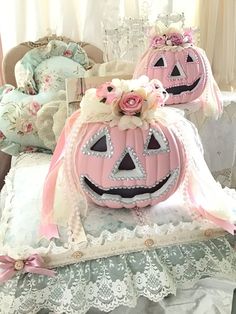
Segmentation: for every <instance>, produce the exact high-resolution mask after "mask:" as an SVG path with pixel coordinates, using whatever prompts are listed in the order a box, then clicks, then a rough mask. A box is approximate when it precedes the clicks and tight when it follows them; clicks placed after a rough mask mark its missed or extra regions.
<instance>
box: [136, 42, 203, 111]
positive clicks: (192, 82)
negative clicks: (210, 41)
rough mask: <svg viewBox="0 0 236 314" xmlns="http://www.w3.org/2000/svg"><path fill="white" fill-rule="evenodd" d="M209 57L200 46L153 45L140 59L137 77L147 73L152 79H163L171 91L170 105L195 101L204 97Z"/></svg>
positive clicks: (167, 88) (169, 91) (166, 87)
mask: <svg viewBox="0 0 236 314" xmlns="http://www.w3.org/2000/svg"><path fill="white" fill-rule="evenodd" d="M205 58H206V57H205V56H203V55H202V54H201V50H200V49H198V48H196V47H187V48H182V49H180V50H165V49H153V48H149V50H148V51H147V52H146V54H145V55H144V56H143V57H142V60H141V61H140V62H139V63H138V65H137V67H136V69H135V72H134V78H137V77H139V76H141V75H143V74H145V75H147V76H148V77H149V78H150V79H153V78H157V79H159V80H160V81H161V82H162V83H163V86H164V88H165V89H166V91H167V92H168V94H169V98H168V99H167V101H166V104H168V105H172V104H183V103H187V102H191V101H193V100H195V99H197V98H198V97H200V96H201V95H202V93H203V91H204V89H205V87H206V82H207V79H208V71H207V66H206V60H205Z"/></svg>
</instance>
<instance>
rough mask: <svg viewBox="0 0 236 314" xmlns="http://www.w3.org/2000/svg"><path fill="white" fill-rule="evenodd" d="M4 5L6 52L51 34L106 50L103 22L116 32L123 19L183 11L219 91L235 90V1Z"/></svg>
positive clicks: (16, 1) (1, 25)
mask: <svg viewBox="0 0 236 314" xmlns="http://www.w3.org/2000/svg"><path fill="white" fill-rule="evenodd" d="M3 3H4V4H3ZM0 4H1V10H0V29H1V36H2V48H3V53H5V52H6V51H8V50H9V49H10V48H11V47H13V46H15V45H16V44H18V43H20V42H23V41H28V40H32V41H33V40H36V39H38V38H40V37H43V36H45V35H48V34H50V33H55V34H57V35H65V36H68V37H70V38H72V39H74V40H84V41H88V42H90V43H93V44H95V45H97V46H98V47H100V48H101V49H103V35H102V28H101V22H103V24H104V25H105V26H109V27H110V28H115V27H117V26H118V25H119V21H120V18H121V17H124V16H126V17H132V18H136V17H141V16H148V18H149V20H150V21H155V20H156V17H157V15H158V14H160V13H163V12H165V13H171V12H178V13H181V12H184V15H185V18H186V21H185V25H186V26H194V25H195V26H199V27H200V31H201V46H202V47H203V48H204V49H205V50H206V52H207V55H208V57H209V59H210V62H211V65H212V68H213V73H214V75H215V77H216V80H217V82H218V83H219V85H220V87H221V88H222V89H231V88H233V87H234V88H235V87H236V1H235V0H207V1H206V0H182V1H178V0H162V1H157V0H99V1H98V0H0ZM198 16H199V18H198Z"/></svg>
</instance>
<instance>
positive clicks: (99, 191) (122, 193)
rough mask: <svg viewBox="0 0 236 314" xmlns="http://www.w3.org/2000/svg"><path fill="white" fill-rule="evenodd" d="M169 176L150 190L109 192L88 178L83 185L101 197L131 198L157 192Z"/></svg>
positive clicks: (111, 190) (135, 189)
mask: <svg viewBox="0 0 236 314" xmlns="http://www.w3.org/2000/svg"><path fill="white" fill-rule="evenodd" d="M170 177H171V174H169V175H168V176H167V177H165V178H164V179H163V180H162V181H160V182H158V183H157V184H156V185H155V186H153V187H151V188H147V187H130V188H113V189H109V190H103V189H101V188H99V187H98V186H96V185H95V184H93V183H92V182H91V181H90V180H89V179H88V178H86V177H84V178H83V180H84V183H85V185H87V186H88V187H89V188H90V189H91V190H92V191H93V192H95V193H96V194H98V195H100V196H102V195H103V194H109V195H119V196H121V197H122V198H132V197H135V196H137V195H142V194H146V193H154V192H156V191H158V190H160V189H161V188H162V187H163V185H165V184H166V182H167V181H168V180H169V179H170Z"/></svg>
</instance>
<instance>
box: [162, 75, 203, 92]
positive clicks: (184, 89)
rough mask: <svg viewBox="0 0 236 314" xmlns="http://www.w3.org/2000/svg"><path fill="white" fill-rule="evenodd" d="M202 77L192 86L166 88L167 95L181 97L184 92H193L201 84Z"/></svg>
mask: <svg viewBox="0 0 236 314" xmlns="http://www.w3.org/2000/svg"><path fill="white" fill-rule="evenodd" d="M199 81H200V77H199V78H198V79H197V80H196V81H195V82H194V83H193V84H192V85H179V86H174V87H170V88H166V91H167V93H169V94H172V95H179V94H181V93H184V92H191V91H192V90H193V89H194V88H195V87H196V86H197V85H198V83H199Z"/></svg>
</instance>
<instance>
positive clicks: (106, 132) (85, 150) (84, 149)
mask: <svg viewBox="0 0 236 314" xmlns="http://www.w3.org/2000/svg"><path fill="white" fill-rule="evenodd" d="M103 136H105V137H106V144H107V151H106V152H96V151H93V150H91V147H92V146H93V145H94V144H95V143H96V142H97V141H98V140H99V139H100V138H102V137H103ZM113 152H114V147H113V145H112V142H111V135H110V132H109V130H108V128H107V127H105V128H103V129H101V130H99V131H98V132H97V133H96V134H94V135H93V136H92V137H91V138H90V139H89V140H88V141H87V143H86V144H85V145H84V146H83V147H82V153H83V154H84V155H89V156H96V157H103V158H111V156H112V155H113Z"/></svg>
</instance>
